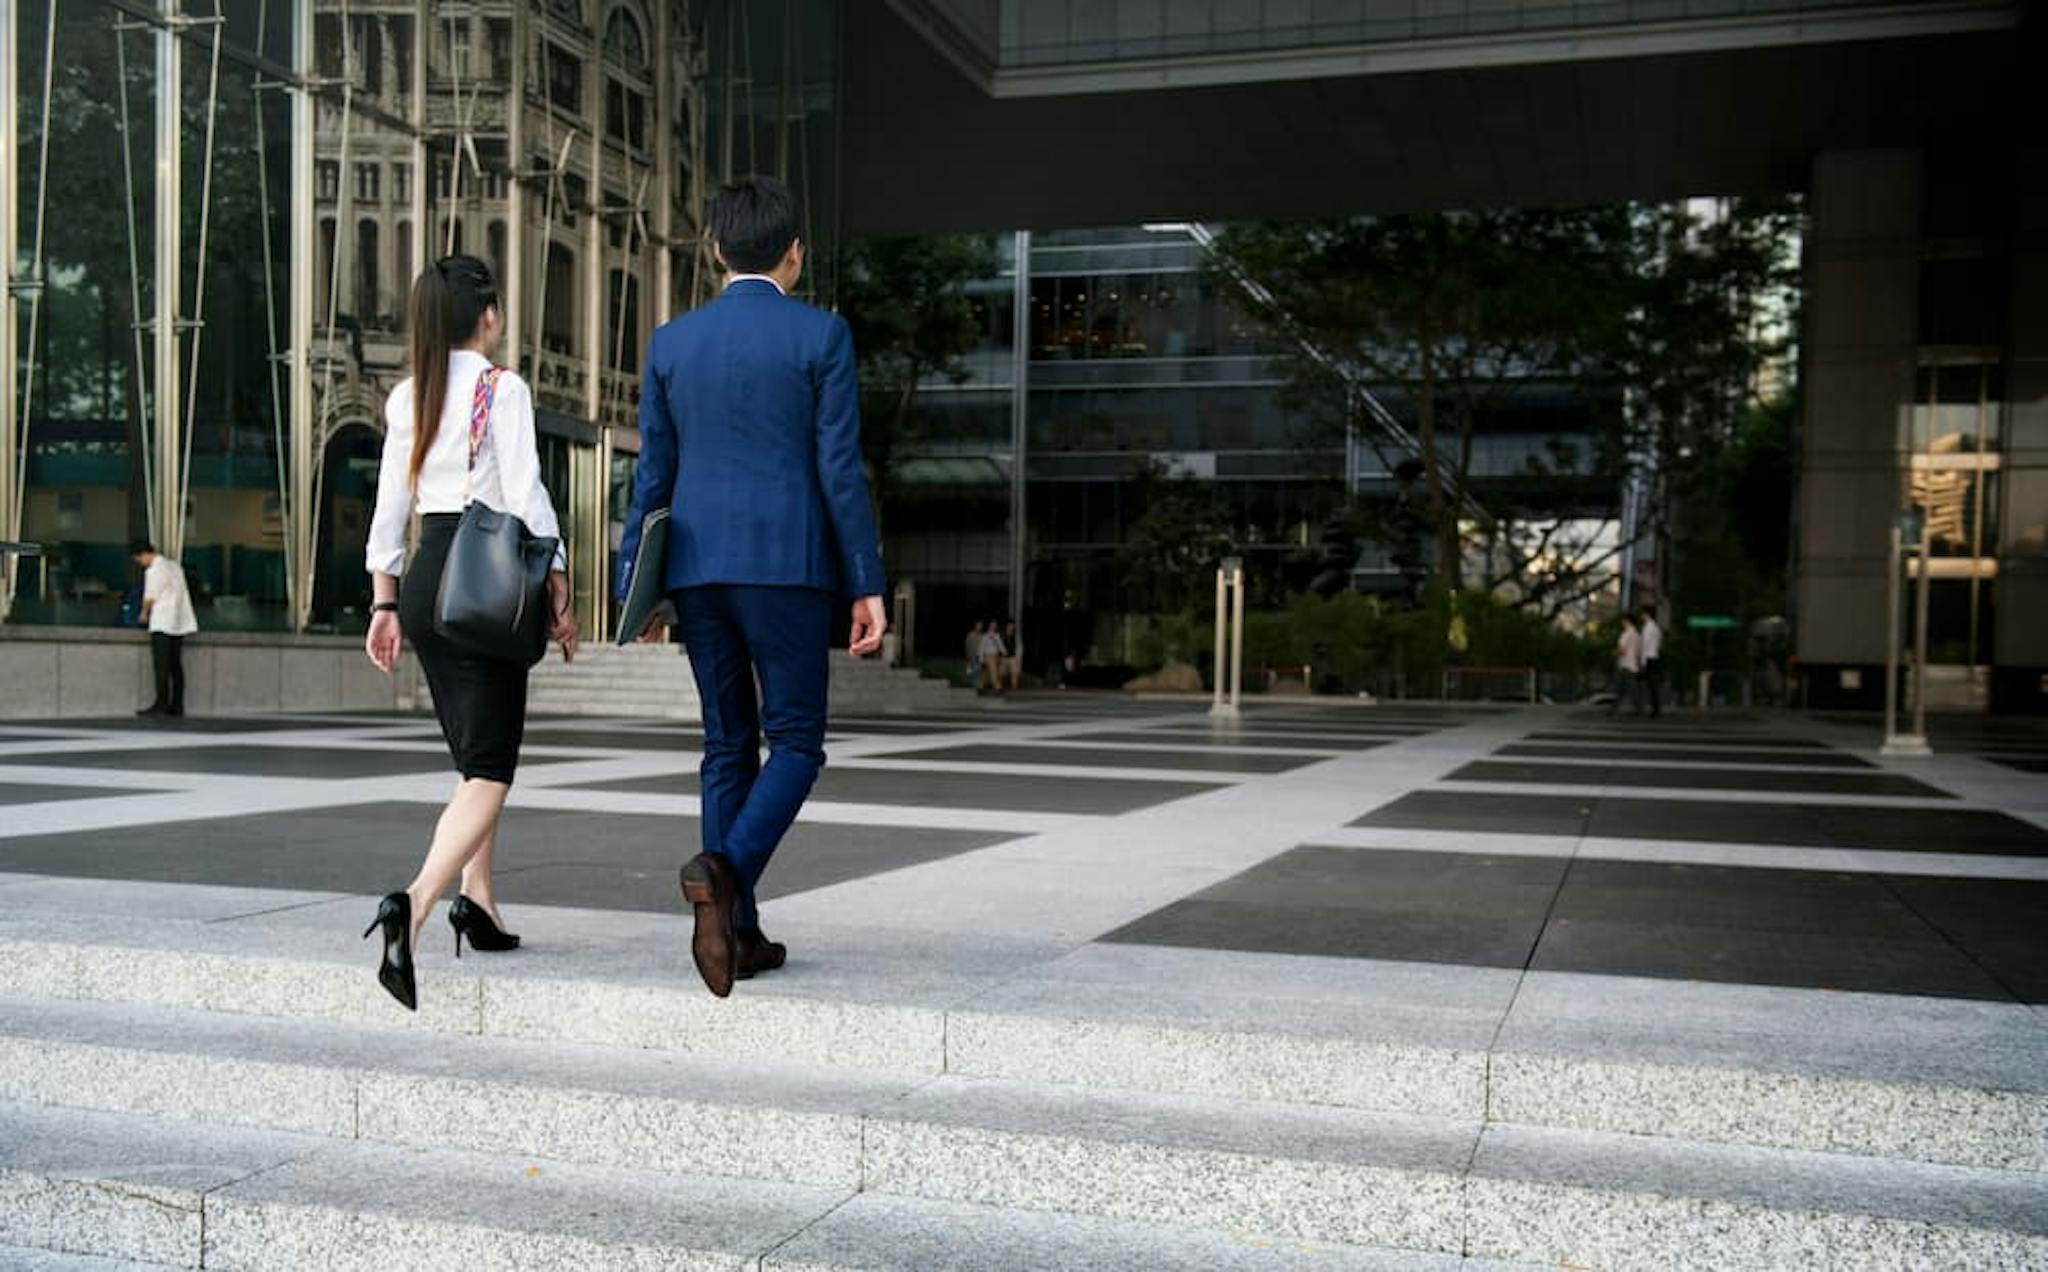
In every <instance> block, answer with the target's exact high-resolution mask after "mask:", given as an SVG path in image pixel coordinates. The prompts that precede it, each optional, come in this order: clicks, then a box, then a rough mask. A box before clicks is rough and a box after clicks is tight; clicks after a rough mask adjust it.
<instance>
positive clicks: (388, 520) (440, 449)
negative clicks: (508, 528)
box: [363, 349, 568, 575]
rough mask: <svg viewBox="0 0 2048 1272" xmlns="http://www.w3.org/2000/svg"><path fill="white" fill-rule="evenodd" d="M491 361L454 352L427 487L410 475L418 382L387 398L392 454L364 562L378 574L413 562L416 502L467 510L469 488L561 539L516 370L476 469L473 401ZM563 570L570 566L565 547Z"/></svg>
mask: <svg viewBox="0 0 2048 1272" xmlns="http://www.w3.org/2000/svg"><path fill="white" fill-rule="evenodd" d="M490 365H491V363H490V359H488V358H486V357H484V355H482V354H480V353H477V352H475V351H474V350H471V349H457V350H456V351H455V352H453V353H451V354H449V355H448V395H447V397H446V398H445V399H444V400H443V401H442V403H441V426H440V428H438V429H437V430H435V432H434V443H433V445H432V446H430V447H428V449H427V458H426V462H425V463H424V464H422V465H420V478H419V486H418V488H417V489H414V488H413V486H412V485H411V483H409V482H408V481H407V480H406V468H407V467H408V466H409V465H410V464H411V463H412V434H413V428H412V381H411V380H410V379H408V380H406V381H404V382H403V383H401V384H400V385H399V386H398V387H397V388H395V389H393V390H391V396H390V397H389V398H386V399H385V401H384V459H383V462H382V464H381V466H380V468H379V470H378V477H377V511H376V514H375V515H374V516H373V517H371V519H370V542H369V546H368V547H367V548H366V549H365V550H364V552H363V563H364V565H365V566H367V567H368V568H369V570H370V571H371V572H372V573H376V574H392V575H396V574H398V573H400V572H401V570H402V569H403V567H404V565H405V530H406V522H407V521H408V520H409V519H410V518H411V515H412V512H413V509H414V507H415V506H417V508H418V509H419V511H420V512H422V513H428V512H461V511H462V509H463V507H464V504H465V499H464V495H465V494H467V495H468V496H469V497H470V498H473V499H477V500H480V501H481V502H483V503H485V504H488V505H489V506H490V507H493V508H496V509H497V510H498V511H500V512H509V513H511V514H512V515H513V516H515V517H518V518H519V519H520V520H521V521H524V522H525V523H526V528H527V529H528V530H531V531H532V532H533V533H534V534H536V535H540V536H542V537H543V538H555V539H559V538H560V537H561V534H562V530H561V525H560V523H559V522H557V521H556V519H555V505H554V501H553V500H551V499H549V498H548V491H547V487H546V486H543V485H542V484H541V480H540V451H539V450H538V449H537V448H536V446H535V444H534V431H533V393H532V391H531V390H529V389H528V388H527V387H526V381H524V380H522V379H520V378H519V376H518V374H517V373H516V372H513V371H507V372H505V373H504V374H502V375H500V376H499V377H498V388H497V392H496V396H495V397H494V398H493V399H492V403H491V423H490V427H489V428H488V429H486V430H485V432H484V439H483V443H482V445H481V446H479V447H478V449H477V453H476V469H475V471H474V472H472V471H470V468H469V404H470V397H471V395H472V394H474V393H475V392H476V378H477V376H479V375H481V374H482V373H483V370H484V368H485V367H488V366H490ZM555 568H556V569H558V570H564V569H567V568H568V558H567V556H566V555H564V553H563V552H562V551H561V550H560V549H557V550H556V552H555Z"/></svg>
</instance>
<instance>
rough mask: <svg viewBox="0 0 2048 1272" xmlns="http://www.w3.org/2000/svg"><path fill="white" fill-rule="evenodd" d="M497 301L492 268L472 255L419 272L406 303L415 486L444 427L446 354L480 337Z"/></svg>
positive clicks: (411, 474)
mask: <svg viewBox="0 0 2048 1272" xmlns="http://www.w3.org/2000/svg"><path fill="white" fill-rule="evenodd" d="M497 303H498V282H497V280H496V279H495V278H492V277H491V267H490V266H488V265H486V264H484V263H483V262H482V261H480V260H478V259H477V258H476V257H474V256H444V257H442V258H441V259H440V260H438V261H435V262H434V263H433V264H432V265H429V266H427V267H426V268H425V269H424V270H421V271H420V276H419V277H418V278H415V279H414V280H413V283H412V300H411V301H410V302H409V303H408V304H407V306H406V327H407V329H408V330H409V332H410V339H411V343H412V462H411V465H410V466H409V467H408V468H407V469H406V475H407V477H408V479H409V480H411V482H412V483H413V484H414V485H415V486H417V485H418V484H419V480H420V466H421V465H422V464H424V463H426V462H427V451H428V450H430V449H432V447H433V445H434V434H435V433H437V432H439V431H440V429H441V407H442V405H443V404H444V402H445V401H446V399H447V397H448V355H449V353H451V352H452V351H453V350H454V349H455V347H456V346H457V345H463V344H468V343H469V342H470V341H471V340H472V339H474V338H475V337H476V327H477V324H478V323H479V322H482V321H483V316H484V311H485V310H487V309H489V308H490V307H491V306H493V305H495V304H497Z"/></svg>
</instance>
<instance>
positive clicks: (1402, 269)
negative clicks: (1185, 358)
mask: <svg viewBox="0 0 2048 1272" xmlns="http://www.w3.org/2000/svg"><path fill="white" fill-rule="evenodd" d="M1798 228H1799V210H1798V205H1797V204H1796V202H1794V201H1791V200H1785V199H1770V200H1726V201H1722V202H1719V203H1716V204H1711V205H1709V204H1703V203H1692V204H1684V205H1671V206H1627V205H1623V206H1612V207H1601V208H1588V209H1577V210H1563V211H1556V210H1532V211H1507V212H1479V213H1472V212H1445V213H1428V214H1412V215H1402V216H1389V217H1377V218H1366V217H1360V218H1350V219H1345V220H1338V221H1323V222H1314V223H1308V224H1298V225H1273V224H1263V225H1249V226H1242V227H1238V228H1235V229H1232V230H1230V231H1229V232H1227V233H1226V234H1224V235H1223V236H1222V238H1221V240H1220V244H1219V246H1220V250H1221V251H1222V252H1223V253H1225V254H1226V255H1227V256H1228V257H1230V258H1232V260H1233V262H1234V263H1235V264H1236V265H1239V266H1241V267H1242V271H1243V272H1242V275H1239V274H1238V273H1237V272H1236V271H1231V272H1229V273H1228V274H1227V276H1226V278H1225V280H1224V281H1225V282H1226V285H1228V286H1230V288H1231V289H1232V291H1233V293H1234V294H1235V295H1236V296H1237V298H1238V300H1239V301H1240V303H1242V304H1244V305H1245V306H1246V307H1247V308H1248V309H1249V310H1251V312H1253V313H1254V314H1255V315H1256V316H1258V317H1260V318H1261V319H1263V320H1265V321H1267V322H1268V323H1271V324H1274V325H1276V326H1278V327H1280V328H1282V329H1284V330H1287V331H1289V332H1291V333H1292V334H1293V335H1295V336H1296V337H1297V338H1298V340H1299V342H1300V349H1299V351H1298V352H1296V353H1295V354H1292V355H1288V356H1285V357H1283V358H1281V359H1280V360H1279V361H1280V362H1281V363H1282V365H1283V367H1284V369H1285V371H1286V373H1287V374H1288V376H1289V378H1290V381H1291V382H1292V390H1293V394H1294V396H1296V397H1298V398H1304V399H1308V400H1320V401H1322V402H1324V403H1332V402H1346V401H1348V400H1349V396H1350V392H1351V386H1352V385H1354V384H1360V383H1363V384H1374V385H1377V384H1391V385H1394V386H1396V387H1398V388H1399V389H1400V390H1401V391H1402V392H1403V393H1404V394H1405V395H1406V396H1407V397H1408V399H1409V400H1410V402H1411V403H1412V404H1413V410H1414V414H1415V418H1414V426H1415V431H1416V436H1417V441H1418V442H1419V443H1420V456H1419V458H1418V460H1417V461H1415V464H1414V466H1415V467H1417V468H1419V469H1420V472H1419V474H1417V475H1415V476H1411V477H1410V478H1409V479H1408V480H1406V481H1404V482H1403V487H1404V492H1405V491H1406V490H1407V488H1408V487H1409V486H1411V485H1412V486H1414V487H1416V488H1417V489H1416V490H1415V492H1414V494H1413V495H1412V497H1409V502H1410V503H1411V504H1419V505H1420V506H1419V508H1418V509H1415V511H1414V512H1411V513H1410V514H1408V517H1407V518H1405V519H1407V520H1410V521H1411V522H1412V520H1413V518H1414V517H1415V516H1416V515H1419V516H1420V518H1421V520H1422V521H1423V522H1424V523H1425V526H1426V528H1427V529H1428V531H1429V532H1430V533H1431V534H1432V535H1433V537H1434V538H1435V541H1436V548H1437V551H1436V557H1437V576H1438V580H1439V582H1440V583H1442V584H1443V585H1444V586H1445V587H1447V588H1449V589H1451V590H1453V591H1455V590H1457V589H1458V588H1459V587H1460V586H1462V585H1463V583H1464V579H1463V577H1462V565H1463V556H1464V553H1463V548H1464V542H1463V535H1462V533H1461V526H1460V521H1461V519H1462V518H1461V513H1460V509H1459V507H1458V506H1457V504H1456V502H1455V501H1454V496H1455V495H1456V494H1457V493H1458V492H1464V493H1466V494H1467V495H1470V494H1471V493H1472V492H1471V487H1470V485H1469V478H1470V476H1471V459H1472V442H1473V437H1474V435H1475V432H1477V431H1478V430H1480V429H1482V428H1483V427H1484V426H1485V424H1486V422H1487V420H1488V418H1489V416H1491V415H1493V414H1494V413H1495V412H1497V411H1498V410H1499V409H1500V408H1501V406H1502V405H1503V404H1504V403H1505V402H1506V400H1507V399H1508V398H1509V397H1510V396H1511V395H1512V394H1513V393H1514V392H1515V391H1516V390H1517V389H1519V388H1521V387H1523V386H1525V385H1528V384H1530V383H1531V382H1533V381H1536V380H1551V381H1557V380H1563V381H1567V382H1570V383H1573V384H1575V385H1577V386H1579V387H1580V389H1581V390H1582V391H1584V392H1585V393H1586V394H1587V395H1588V396H1589V397H1592V398H1604V399H1606V400H1610V401H1611V400H1613V399H1615V398H1617V397H1618V398H1619V399H1620V401H1621V403H1622V406H1621V409H1616V410H1599V409H1596V410H1594V411H1592V412H1590V413H1589V416H1588V431H1587V434H1586V436H1585V437H1584V438H1583V439H1582V440H1581V441H1580V442H1578V443H1576V444H1574V445H1569V446H1566V445H1559V444H1553V445H1552V446H1551V447H1549V448H1547V449H1546V450H1545V451H1544V452H1542V453H1538V454H1533V455H1531V456H1530V457H1529V460H1528V462H1527V465H1526V467H1527V470H1528V471H1527V473H1526V474H1525V476H1526V477H1528V478H1530V479H1536V480H1531V481H1525V482H1524V483H1522V487H1523V489H1525V490H1528V489H1546V488H1547V489H1548V490H1551V491H1556V490H1560V489H1565V488H1567V485H1568V483H1571V482H1587V481H1593V482H1598V483H1601V484H1605V485H1620V484H1622V483H1628V482H1640V484H1641V485H1642V486H1643V487H1644V493H1645V494H1646V495H1647V496H1648V498H1647V500H1646V505H1645V507H1644V509H1643V513H1644V515H1643V519H1642V520H1643V528H1644V530H1645V531H1646V532H1648V533H1650V534H1654V535H1656V536H1657V537H1658V538H1659V539H1660V540H1663V541H1668V540H1669V537H1670V533H1671V526H1672V519H1673V515H1674V514H1673V510H1674V509H1675V508H1677V507H1679V506H1681V505H1682V503H1683V501H1684V499H1685V498H1686V497H1687V494H1688V492H1689V490H1691V488H1692V486H1693V484H1694V481H1695V478H1696V475H1697V474H1698V473H1700V472H1703V471H1706V469H1707V467H1708V466H1709V460H1710V459H1711V457H1713V456H1716V455H1718V454H1719V453H1720V452H1721V450H1723V449H1724V448H1725V447H1726V446H1727V445H1728V440H1729V438H1730V437H1732V436H1733V434H1734V431H1735V428H1736V425H1737V423H1738V422H1739V420H1740V419H1741V417H1742V415H1743V413H1744V412H1745V411H1746V410H1748V409H1749V407H1750V406H1751V405H1752V404H1753V402H1754V400H1755V391H1756V385H1757V382H1758V378H1759V373H1760V371H1761V370H1762V369H1763V368H1764V367H1765V366H1766V365H1767V364H1768V363H1769V362H1770V361H1771V360H1772V359H1773V358H1776V357H1778V356H1779V355H1780V354H1782V352H1783V351H1784V348H1785V346H1786V342H1787V340H1788V338H1789V332H1790V331H1791V330H1792V329H1793V327H1794V325H1795V324H1794V323H1793V322H1792V320H1791V317H1790V314H1791V299H1790V298H1791V297H1792V296H1793V295H1794V294H1796V282H1797V275H1796V261H1795V258H1796V252H1795V251H1794V244H1796V242H1797V233H1798ZM1335 422H1341V421H1333V420H1330V419H1329V418H1328V416H1327V413H1326V415H1325V427H1327V426H1328V425H1329V424H1330V423H1335ZM1481 502H1482V505H1483V506H1482V507H1481V509H1480V512H1481V514H1482V515H1480V516H1478V517H1475V518H1472V519H1473V520H1477V521H1479V522H1480V526H1479V530H1480V534H1481V537H1482V542H1483V545H1484V547H1485V549H1486V551H1485V553H1484V555H1483V559H1484V561H1485V563H1486V565H1485V569H1484V572H1483V575H1482V577H1481V578H1480V579H1479V580H1478V581H1479V583H1480V585H1481V587H1482V589H1483V590H1486V591H1488V592H1492V593H1495V594H1497V595H1499V596H1500V597H1501V599H1503V600H1504V601H1506V602H1507V603H1509V604H1511V605H1513V606H1515V607H1517V608H1520V609H1525V610H1529V611H1532V612H1535V613H1538V614H1540V615H1543V616H1546V617H1554V616H1556V615H1557V614H1559V613H1560V612H1562V611H1564V610H1566V609H1568V608H1570V607H1572V606H1574V605H1577V604H1579V603H1581V602H1583V601H1584V600H1585V599H1586V598H1587V597H1588V596H1589V595H1590V594H1592V593H1593V592H1595V591H1597V590H1599V589H1600V588H1602V587H1604V586H1605V585H1606V582H1607V580H1608V579H1609V578H1611V576H1612V568H1613V563H1614V561H1615V560H1616V559H1617V558H1618V557H1619V556H1620V555H1621V553H1622V552H1623V551H1624V550H1625V548H1626V547H1627V546H1628V545H1627V544H1626V543H1625V542H1624V541H1623V539H1622V537H1621V535H1620V534H1619V533H1618V532H1617V531H1616V528H1615V526H1614V522H1615V520H1616V518H1615V517H1613V516H1611V515H1610V516H1605V517H1572V516H1565V515H1560V514H1559V512H1558V511H1557V510H1556V509H1555V507H1545V506H1543V505H1542V503H1541V502H1530V501H1527V500H1518V499H1517V498H1516V497H1515V496H1513V495H1511V494H1503V493H1497V494H1495V495H1493V496H1491V497H1489V498H1488V499H1486V500H1483V501H1481ZM1397 520H1398V519H1397ZM1387 541H1388V542H1392V540H1387ZM1401 551H1402V555H1403V556H1407V557H1412V555H1413V553H1412V548H1406V547H1405V546H1403V547H1402V548H1401ZM1404 568H1405V567H1404Z"/></svg>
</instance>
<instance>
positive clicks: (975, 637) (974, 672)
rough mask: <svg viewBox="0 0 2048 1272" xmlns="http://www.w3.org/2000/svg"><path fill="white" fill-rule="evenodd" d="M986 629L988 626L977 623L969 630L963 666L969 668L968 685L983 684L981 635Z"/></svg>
mask: <svg viewBox="0 0 2048 1272" xmlns="http://www.w3.org/2000/svg"><path fill="white" fill-rule="evenodd" d="M986 628H987V624H985V623H976V624H975V625H974V626H973V627H970V628H968V629H967V650H966V656H965V658H964V659H963V661H962V665H963V666H964V667H966V668H967V683H968V684H971V685H977V686H978V685H980V684H981V633H982V632H983V631H984V630H986Z"/></svg>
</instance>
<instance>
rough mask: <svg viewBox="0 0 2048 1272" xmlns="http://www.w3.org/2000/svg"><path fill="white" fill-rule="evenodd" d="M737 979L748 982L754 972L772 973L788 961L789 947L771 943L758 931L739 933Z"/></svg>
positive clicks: (776, 942)
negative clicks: (738, 968)
mask: <svg viewBox="0 0 2048 1272" xmlns="http://www.w3.org/2000/svg"><path fill="white" fill-rule="evenodd" d="M739 942H740V958H739V963H740V970H739V979H741V980H748V979H751V978H752V977H753V975H754V974H755V973H756V972H772V971H774V970H775V969H776V968H778V967H780V966H782V965H783V964H784V963H787V962H788V961H789V947H788V946H787V945H784V944H783V943H782V942H780V941H771V940H769V939H768V938H767V937H766V936H763V935H762V934H761V933H760V931H758V930H756V931H752V932H741V933H740V934H739Z"/></svg>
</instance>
